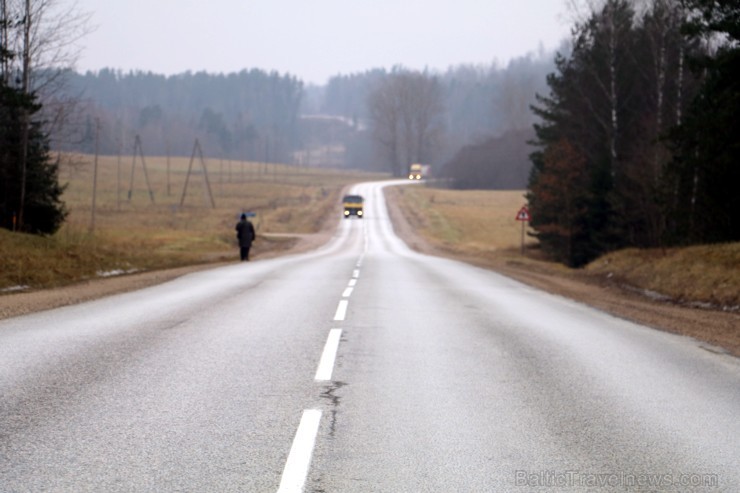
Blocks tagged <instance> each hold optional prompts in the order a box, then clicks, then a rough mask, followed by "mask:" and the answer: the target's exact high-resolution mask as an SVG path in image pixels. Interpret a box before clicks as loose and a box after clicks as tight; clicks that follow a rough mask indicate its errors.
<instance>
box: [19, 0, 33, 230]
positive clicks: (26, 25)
mask: <svg viewBox="0 0 740 493" xmlns="http://www.w3.org/2000/svg"><path fill="white" fill-rule="evenodd" d="M30 44H31V0H26V16H25V19H24V22H23V73H22V74H21V76H22V81H21V92H22V93H23V96H24V97H27V96H28V94H29V93H30V92H31V91H30V85H31V46H30ZM27 104H28V101H24V106H26V105H27ZM29 118H30V115H29V114H28V107H27V106H26V107H24V108H23V117H22V118H21V125H22V128H21V193H20V204H19V208H18V229H19V230H21V229H23V210H24V209H25V206H26V181H27V179H28V178H27V175H28V138H29V133H30V128H29V121H28V120H29Z"/></svg>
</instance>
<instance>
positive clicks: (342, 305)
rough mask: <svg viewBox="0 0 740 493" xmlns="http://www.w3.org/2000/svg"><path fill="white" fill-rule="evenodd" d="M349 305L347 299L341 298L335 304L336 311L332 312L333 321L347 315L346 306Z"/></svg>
mask: <svg viewBox="0 0 740 493" xmlns="http://www.w3.org/2000/svg"><path fill="white" fill-rule="evenodd" d="M348 305H349V301H348V300H341V301H340V302H339V305H337V311H336V313H335V314H334V321H337V322H341V321H343V320H344V318H345V317H346V316H347V306H348Z"/></svg>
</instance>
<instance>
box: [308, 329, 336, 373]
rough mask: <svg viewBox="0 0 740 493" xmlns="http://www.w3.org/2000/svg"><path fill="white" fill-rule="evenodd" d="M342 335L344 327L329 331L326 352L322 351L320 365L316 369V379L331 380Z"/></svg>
mask: <svg viewBox="0 0 740 493" xmlns="http://www.w3.org/2000/svg"><path fill="white" fill-rule="evenodd" d="M341 337H342V329H331V330H330V331H329V337H328V338H327V339H326V345H324V352H322V353H321V360H319V367H318V369H317V370H316V376H315V377H314V380H319V381H328V380H331V374H332V372H333V371H334V360H335V359H336V357H337V350H338V349H339V340H340V338H341Z"/></svg>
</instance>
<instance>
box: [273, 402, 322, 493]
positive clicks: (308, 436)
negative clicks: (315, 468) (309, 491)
mask: <svg viewBox="0 0 740 493" xmlns="http://www.w3.org/2000/svg"><path fill="white" fill-rule="evenodd" d="M320 423H321V411H320V410H319V409H306V410H305V411H303V416H302V417H301V423H300V424H299V425H298V431H297V432H296V434H295V438H294V439H293V446H292V447H291V448H290V453H289V454H288V460H287V462H286V463H285V469H283V476H282V478H281V479H280V488H279V489H278V493H300V492H302V491H303V486H304V485H305V483H306V477H307V476H308V468H309V466H310V465H311V456H312V455H313V447H314V443H315V442H316V434H317V433H318V432H319V424H320Z"/></svg>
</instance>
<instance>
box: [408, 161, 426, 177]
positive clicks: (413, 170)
mask: <svg viewBox="0 0 740 493" xmlns="http://www.w3.org/2000/svg"><path fill="white" fill-rule="evenodd" d="M423 171H424V168H423V167H422V165H421V164H412V165H411V166H409V180H421V177H422V174H423Z"/></svg>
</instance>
